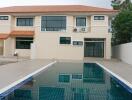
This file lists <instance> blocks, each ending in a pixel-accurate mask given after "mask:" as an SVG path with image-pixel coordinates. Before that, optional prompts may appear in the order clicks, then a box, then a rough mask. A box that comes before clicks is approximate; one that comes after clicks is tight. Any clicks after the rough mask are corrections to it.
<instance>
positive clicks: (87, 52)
mask: <svg viewBox="0 0 132 100" xmlns="http://www.w3.org/2000/svg"><path fill="white" fill-rule="evenodd" d="M84 57H104V42H85V46H84Z"/></svg>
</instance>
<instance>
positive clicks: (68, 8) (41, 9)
mask: <svg viewBox="0 0 132 100" xmlns="http://www.w3.org/2000/svg"><path fill="white" fill-rule="evenodd" d="M49 12H51V13H53V12H108V13H109V12H117V11H116V10H112V9H107V8H100V7H92V6H84V5H52V6H12V7H4V8H0V13H49Z"/></svg>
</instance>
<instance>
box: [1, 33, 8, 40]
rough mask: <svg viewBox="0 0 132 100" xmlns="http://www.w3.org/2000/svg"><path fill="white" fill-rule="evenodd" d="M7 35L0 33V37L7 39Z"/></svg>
mask: <svg viewBox="0 0 132 100" xmlns="http://www.w3.org/2000/svg"><path fill="white" fill-rule="evenodd" d="M8 37H9V34H6V33H0V39H7V38H8Z"/></svg>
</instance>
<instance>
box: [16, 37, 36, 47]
mask: <svg viewBox="0 0 132 100" xmlns="http://www.w3.org/2000/svg"><path fill="white" fill-rule="evenodd" d="M24 38H25V39H24ZM26 39H27V40H26ZM20 42H29V44H30V45H28V46H27V45H24V46H20ZM31 43H33V37H16V38H15V49H31ZM26 44H27V43H26Z"/></svg>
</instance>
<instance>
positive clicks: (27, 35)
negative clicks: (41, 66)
mask: <svg viewBox="0 0 132 100" xmlns="http://www.w3.org/2000/svg"><path fill="white" fill-rule="evenodd" d="M116 13H117V11H115V10H112V9H105V8H98V7H90V6H83V5H58V6H57V5H56V6H13V7H5V8H0V54H1V55H3V56H13V54H14V53H15V52H17V53H18V55H19V56H21V57H31V58H35V59H40V58H43V59H73V60H81V59H83V58H85V57H102V58H105V59H110V58H111V33H110V31H109V27H110V26H109V25H110V21H111V18H112V17H113V16H114V15H115V14H116Z"/></svg>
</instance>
